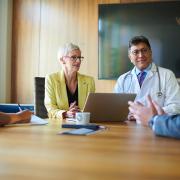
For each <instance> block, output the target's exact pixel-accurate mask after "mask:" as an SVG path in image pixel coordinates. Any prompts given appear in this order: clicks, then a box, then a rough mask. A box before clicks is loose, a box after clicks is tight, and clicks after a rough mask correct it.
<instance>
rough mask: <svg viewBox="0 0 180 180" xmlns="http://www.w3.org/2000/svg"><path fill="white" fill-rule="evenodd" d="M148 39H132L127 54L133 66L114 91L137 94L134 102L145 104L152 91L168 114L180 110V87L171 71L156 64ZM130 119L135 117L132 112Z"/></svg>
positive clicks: (118, 81)
mask: <svg viewBox="0 0 180 180" xmlns="http://www.w3.org/2000/svg"><path fill="white" fill-rule="evenodd" d="M152 54H153V52H152V49H151V45H150V43H149V40H148V39H147V38H146V37H144V36H135V37H133V38H132V39H131V40H130V41H129V49H128V56H129V59H130V61H131V62H132V63H133V65H134V68H133V69H132V70H130V71H129V72H127V73H125V74H123V75H121V76H120V77H119V78H118V80H117V83H116V85H115V88H114V92H115V93H135V94H137V96H136V99H135V101H138V102H141V103H143V104H145V102H146V96H147V95H148V94H149V95H150V96H151V97H152V98H153V99H154V100H155V101H156V102H157V103H158V104H159V105H160V106H161V107H162V108H163V110H164V111H165V112H166V113H167V114H171V115H173V114H179V113H180V87H179V85H178V82H177V79H176V77H175V75H174V73H173V72H172V71H170V70H169V69H165V68H162V67H159V66H157V65H156V64H155V63H154V62H153V59H152ZM128 118H129V119H133V118H134V117H133V116H132V115H131V114H130V115H129V117H128Z"/></svg>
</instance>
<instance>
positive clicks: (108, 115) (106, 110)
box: [83, 93, 136, 123]
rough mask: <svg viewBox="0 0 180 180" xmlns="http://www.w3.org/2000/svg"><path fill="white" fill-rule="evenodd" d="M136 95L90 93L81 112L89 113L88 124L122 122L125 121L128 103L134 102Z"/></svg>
mask: <svg viewBox="0 0 180 180" xmlns="http://www.w3.org/2000/svg"><path fill="white" fill-rule="evenodd" d="M135 97H136V94H124V93H90V94H89V95H88V97H87V99H86V103H85V105H84V109H83V112H90V113H91V115H90V122H92V123H97V122H122V121H125V120H126V119H127V115H128V112H129V110H128V101H134V99H135Z"/></svg>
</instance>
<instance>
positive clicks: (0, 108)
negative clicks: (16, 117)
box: [0, 104, 34, 113]
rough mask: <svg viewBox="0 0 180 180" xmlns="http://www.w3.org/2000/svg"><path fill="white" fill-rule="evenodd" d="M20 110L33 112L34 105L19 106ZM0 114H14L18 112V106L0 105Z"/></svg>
mask: <svg viewBox="0 0 180 180" xmlns="http://www.w3.org/2000/svg"><path fill="white" fill-rule="evenodd" d="M20 106H21V109H22V110H26V109H28V110H30V111H32V112H34V105H33V104H20ZM0 112H5V113H16V112H19V106H18V104H0Z"/></svg>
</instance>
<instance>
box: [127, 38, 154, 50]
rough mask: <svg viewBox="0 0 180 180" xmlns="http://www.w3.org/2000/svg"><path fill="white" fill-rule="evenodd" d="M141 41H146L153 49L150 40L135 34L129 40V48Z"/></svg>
mask: <svg viewBox="0 0 180 180" xmlns="http://www.w3.org/2000/svg"><path fill="white" fill-rule="evenodd" d="M139 43H145V44H146V45H147V46H148V47H149V49H151V45H150V43H149V40H148V39H147V38H146V37H144V36H134V37H133V38H132V39H131V40H130V41H129V50H130V49H131V46H134V45H137V44H139Z"/></svg>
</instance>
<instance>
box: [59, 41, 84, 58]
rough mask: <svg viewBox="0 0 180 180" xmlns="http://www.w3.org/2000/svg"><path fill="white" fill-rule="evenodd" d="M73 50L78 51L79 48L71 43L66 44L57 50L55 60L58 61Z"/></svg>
mask: <svg viewBox="0 0 180 180" xmlns="http://www.w3.org/2000/svg"><path fill="white" fill-rule="evenodd" d="M73 50H79V51H81V50H80V48H79V46H77V45H75V44H73V43H66V44H64V45H63V46H62V47H60V48H59V50H58V53H57V58H58V60H60V59H61V58H62V57H63V56H66V55H67V54H68V53H69V52H71V51H73Z"/></svg>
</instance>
